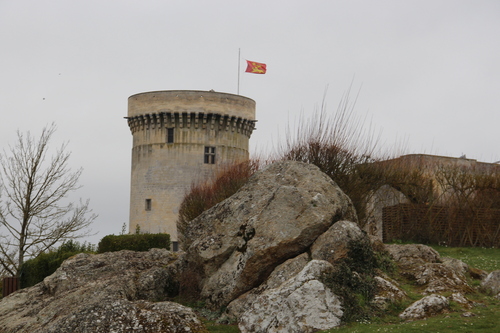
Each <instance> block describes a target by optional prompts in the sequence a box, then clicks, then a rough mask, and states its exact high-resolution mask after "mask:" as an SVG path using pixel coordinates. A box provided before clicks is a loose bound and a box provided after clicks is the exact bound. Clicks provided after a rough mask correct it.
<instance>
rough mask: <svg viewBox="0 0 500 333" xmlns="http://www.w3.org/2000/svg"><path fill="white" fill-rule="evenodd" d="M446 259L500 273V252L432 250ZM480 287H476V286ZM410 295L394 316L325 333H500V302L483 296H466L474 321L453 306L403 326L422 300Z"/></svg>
mask: <svg viewBox="0 0 500 333" xmlns="http://www.w3.org/2000/svg"><path fill="white" fill-rule="evenodd" d="M433 247H434V249H435V250H437V251H438V252H439V254H440V255H441V256H443V257H452V258H456V259H460V260H462V261H463V262H465V263H467V264H468V265H470V266H471V267H474V268H479V269H483V270H485V271H488V272H491V271H493V270H497V269H500V249H485V248H451V247H443V246H433ZM476 284H477V283H476ZM402 287H403V288H404V289H405V290H406V291H407V292H408V293H409V295H410V298H411V300H410V301H408V302H407V303H405V304H402V306H400V307H398V308H395V309H394V313H393V314H389V315H388V316H386V317H383V318H373V319H372V320H371V321H370V322H364V323H353V324H350V325H348V326H345V327H341V328H338V329H332V330H329V331H324V332H335V333H342V332H346V333H347V332H349V333H353V332H359V333H365V332H366V333H368V332H474V333H475V332H498V331H499V330H500V328H499V327H500V301H499V300H496V299H494V298H492V297H489V296H486V295H484V294H481V293H476V294H474V295H467V297H468V298H469V299H471V300H473V301H475V302H477V305H476V306H475V307H473V308H472V309H470V310H469V312H471V313H473V314H474V316H473V317H462V314H463V313H464V312H466V310H464V309H462V308H461V307H459V306H458V305H457V304H453V303H452V306H451V312H450V313H447V314H443V315H440V316H437V317H433V318H428V319H426V320H419V321H414V322H406V323H405V322H402V321H401V320H400V319H399V318H398V317H397V313H399V312H401V311H402V309H404V307H405V306H407V305H409V304H410V303H411V302H414V301H415V300H417V299H419V298H421V296H419V295H417V294H415V293H412V290H413V286H412V285H410V284H406V285H403V286H402ZM206 324H207V327H208V329H209V331H210V332H227V333H237V332H239V330H238V328H237V327H236V326H227V325H214V324H213V322H212V323H208V322H207V323H206Z"/></svg>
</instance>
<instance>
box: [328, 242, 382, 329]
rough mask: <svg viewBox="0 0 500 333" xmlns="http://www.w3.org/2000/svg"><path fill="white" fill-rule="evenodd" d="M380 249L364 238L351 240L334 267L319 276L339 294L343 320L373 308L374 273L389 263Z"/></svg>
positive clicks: (354, 318) (359, 317)
mask: <svg viewBox="0 0 500 333" xmlns="http://www.w3.org/2000/svg"><path fill="white" fill-rule="evenodd" d="M386 260H387V257H386V256H385V255H383V253H380V254H379V253H377V252H375V251H374V250H373V248H372V246H371V244H370V241H369V240H368V239H362V240H356V241H351V242H350V243H349V244H348V248H347V253H346V255H345V256H343V257H341V258H340V259H338V260H337V262H335V263H334V271H333V272H332V273H330V274H325V275H323V277H322V280H323V282H324V283H325V285H326V286H328V287H329V288H330V289H331V290H332V291H333V292H334V294H336V295H338V296H339V297H340V298H342V305H343V308H344V315H343V316H342V320H343V321H344V322H353V321H360V320H363V319H368V318H369V317H370V316H371V315H372V313H373V311H374V309H373V307H372V306H371V304H370V302H371V301H372V299H373V297H374V296H375V293H376V291H377V284H376V281H375V279H374V278H375V276H376V273H377V270H378V269H384V270H387V269H388V268H389V267H390V266H391V264H390V263H388V262H387V261H386Z"/></svg>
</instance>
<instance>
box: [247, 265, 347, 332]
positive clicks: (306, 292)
mask: <svg viewBox="0 0 500 333" xmlns="http://www.w3.org/2000/svg"><path fill="white" fill-rule="evenodd" d="M332 270H333V266H332V265H331V264H330V263H328V262H327V261H324V260H312V261H310V262H309V263H308V264H307V265H306V267H304V269H303V270H302V271H301V272H300V273H299V274H298V275H297V276H295V277H294V278H292V279H290V280H288V281H286V282H285V283H283V284H281V285H280V286H279V287H277V288H274V289H269V290H266V291H264V292H263V293H262V294H261V295H258V296H257V297H256V298H255V299H254V301H253V302H252V304H251V306H250V308H249V309H248V310H247V311H245V312H244V313H243V315H242V316H241V318H240V321H239V325H238V326H239V328H240V330H241V332H242V333H250V332H252V333H256V332H290V333H303V332H316V331H318V330H325V329H329V328H333V327H336V326H338V325H339V324H340V318H341V317H342V314H343V311H342V306H341V303H340V300H339V298H338V297H337V296H335V295H334V294H333V293H332V291H331V290H330V289H329V288H328V287H326V286H325V285H324V284H323V283H322V282H321V281H320V277H321V275H322V274H325V273H328V272H329V271H332Z"/></svg>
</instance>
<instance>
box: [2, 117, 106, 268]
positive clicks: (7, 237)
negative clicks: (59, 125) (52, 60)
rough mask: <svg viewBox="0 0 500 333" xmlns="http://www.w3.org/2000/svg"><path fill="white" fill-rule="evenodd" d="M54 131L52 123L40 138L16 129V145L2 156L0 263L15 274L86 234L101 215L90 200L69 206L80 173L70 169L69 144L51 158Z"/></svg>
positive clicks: (77, 187)
mask: <svg viewBox="0 0 500 333" xmlns="http://www.w3.org/2000/svg"><path fill="white" fill-rule="evenodd" d="M55 130H56V127H55V125H54V124H52V125H50V126H46V127H45V128H44V129H43V130H42V133H41V135H40V137H39V138H38V139H37V138H34V137H33V136H31V134H30V133H29V132H28V133H27V134H23V133H21V132H19V131H17V142H16V144H15V145H14V146H9V150H8V151H6V150H5V149H4V150H3V152H1V153H0V233H1V235H0V264H1V265H2V267H3V269H4V270H5V271H6V272H8V273H9V274H12V275H17V274H18V271H19V268H20V267H21V265H22V264H23V262H24V260H25V258H31V257H35V256H37V255H38V254H40V253H41V252H43V251H45V250H47V249H50V248H51V247H52V246H54V245H55V244H57V243H59V242H62V241H65V240H68V239H75V238H80V237H84V236H88V235H89V232H90V230H89V229H88V228H89V226H90V224H91V223H92V222H93V221H94V220H95V218H96V217H97V215H95V214H93V213H92V210H91V209H89V200H86V201H81V200H80V202H79V204H74V203H71V202H68V195H69V194H70V193H71V192H73V191H75V190H77V189H79V188H80V187H81V186H80V185H78V180H79V178H80V175H81V174H82V169H81V168H80V169H78V170H76V171H72V170H71V169H70V168H69V166H68V161H69V158H70V155H71V153H70V152H67V151H66V148H67V143H63V144H62V145H61V146H60V147H59V149H57V150H56V151H55V153H54V154H53V156H51V157H50V158H49V157H48V156H47V155H48V150H49V142H50V139H51V137H52V135H53V134H54V132H55Z"/></svg>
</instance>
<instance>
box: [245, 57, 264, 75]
mask: <svg viewBox="0 0 500 333" xmlns="http://www.w3.org/2000/svg"><path fill="white" fill-rule="evenodd" d="M245 72H247V73H254V74H266V64H262V63H260V62H255V61H250V60H247V70H246V71H245Z"/></svg>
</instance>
